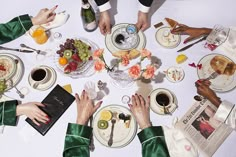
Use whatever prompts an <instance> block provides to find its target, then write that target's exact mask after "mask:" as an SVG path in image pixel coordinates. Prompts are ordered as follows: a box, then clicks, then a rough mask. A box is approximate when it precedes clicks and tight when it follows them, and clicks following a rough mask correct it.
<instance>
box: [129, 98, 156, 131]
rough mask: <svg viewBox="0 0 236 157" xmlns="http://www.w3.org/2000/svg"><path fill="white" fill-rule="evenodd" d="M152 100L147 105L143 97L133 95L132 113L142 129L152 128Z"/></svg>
mask: <svg viewBox="0 0 236 157" xmlns="http://www.w3.org/2000/svg"><path fill="white" fill-rule="evenodd" d="M149 105H150V99H149V98H148V102H147V103H146V102H145V100H144V98H143V97H142V96H141V95H138V94H135V95H132V105H131V104H129V107H130V110H131V112H132V113H133V114H134V117H135V118H136V120H137V122H138V124H139V126H140V128H141V129H145V128H148V127H150V126H151V125H152V124H151V122H150V109H149Z"/></svg>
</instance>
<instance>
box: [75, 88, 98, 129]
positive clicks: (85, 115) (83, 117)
mask: <svg viewBox="0 0 236 157" xmlns="http://www.w3.org/2000/svg"><path fill="white" fill-rule="evenodd" d="M75 99H76V104H77V121H76V123H77V124H80V125H87V123H88V121H89V118H90V117H91V116H92V115H93V114H94V113H95V112H96V111H97V109H98V108H99V107H100V106H101V104H102V101H100V102H98V103H97V104H96V105H95V106H94V102H93V101H92V100H91V99H89V97H88V94H87V92H86V91H85V90H83V92H82V94H81V96H80V97H79V95H78V94H75Z"/></svg>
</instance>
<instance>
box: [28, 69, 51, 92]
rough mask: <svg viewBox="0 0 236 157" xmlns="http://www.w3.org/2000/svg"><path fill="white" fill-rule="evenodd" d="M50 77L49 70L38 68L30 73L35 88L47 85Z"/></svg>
mask: <svg viewBox="0 0 236 157" xmlns="http://www.w3.org/2000/svg"><path fill="white" fill-rule="evenodd" d="M49 79H50V75H49V72H48V70H47V68H44V67H36V68H34V69H33V70H31V72H30V81H31V85H32V87H33V88H37V87H38V86H39V85H40V84H45V83H47V82H48V81H49Z"/></svg>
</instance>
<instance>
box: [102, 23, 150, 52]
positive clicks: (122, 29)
mask: <svg viewBox="0 0 236 157" xmlns="http://www.w3.org/2000/svg"><path fill="white" fill-rule="evenodd" d="M128 25H130V24H128V23H120V24H117V25H115V26H113V27H112V29H111V34H107V35H106V37H105V44H106V47H107V49H108V50H109V51H110V52H111V53H115V52H117V51H122V50H124V51H128V50H131V49H137V50H141V49H142V48H144V47H145V46H146V37H145V35H144V33H143V32H142V31H139V32H138V33H137V34H131V35H129V34H128V32H126V28H127V26H128ZM118 34H122V35H124V37H125V38H127V39H126V41H127V43H130V44H122V45H119V44H117V43H116V42H115V38H116V36H117V35H118ZM134 41H135V42H134Z"/></svg>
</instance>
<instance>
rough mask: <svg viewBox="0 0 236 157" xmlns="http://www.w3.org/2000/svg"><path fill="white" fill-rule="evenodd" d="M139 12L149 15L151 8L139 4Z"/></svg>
mask: <svg viewBox="0 0 236 157" xmlns="http://www.w3.org/2000/svg"><path fill="white" fill-rule="evenodd" d="M138 8H139V11H141V12H143V13H148V12H149V10H150V7H147V6H144V5H142V4H141V3H140V2H139V5H138Z"/></svg>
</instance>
